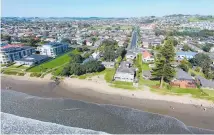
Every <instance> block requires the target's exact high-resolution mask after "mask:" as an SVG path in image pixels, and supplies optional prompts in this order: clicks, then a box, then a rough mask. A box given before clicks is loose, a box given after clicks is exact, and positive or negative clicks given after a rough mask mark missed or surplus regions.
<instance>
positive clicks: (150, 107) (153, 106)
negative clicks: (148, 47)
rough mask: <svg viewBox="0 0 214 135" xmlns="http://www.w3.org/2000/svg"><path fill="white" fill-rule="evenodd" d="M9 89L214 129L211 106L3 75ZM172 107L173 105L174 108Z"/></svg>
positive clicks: (3, 85) (3, 87) (3, 83)
mask: <svg viewBox="0 0 214 135" xmlns="http://www.w3.org/2000/svg"><path fill="white" fill-rule="evenodd" d="M7 86H10V87H11V89H13V90H15V91H19V92H23V93H27V94H30V95H34V96H40V97H49V98H72V99H75V100H82V101H87V102H93V103H99V104H113V105H120V106H127V107H130V108H135V109H139V110H143V111H148V112H153V113H159V114H164V115H169V116H172V117H175V118H177V119H179V120H181V121H182V122H184V123H185V124H186V125H188V126H195V127H200V128H206V129H213V130H214V109H213V108H207V110H206V111H204V110H203V107H200V106H195V105H187V104H179V103H173V102H167V101H157V100H148V99H136V98H134V97H133V98H130V97H123V96H120V95H112V94H103V93H99V92H96V91H93V90H90V89H86V88H84V89H83V88H74V87H69V88H66V87H62V86H60V85H59V86H57V85H55V83H54V82H51V81H24V80H18V79H15V78H11V77H5V76H2V78H1V88H2V89H5V88H6V87H7ZM173 108H174V109H173Z"/></svg>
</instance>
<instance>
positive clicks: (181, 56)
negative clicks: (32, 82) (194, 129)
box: [0, 14, 214, 100]
mask: <svg viewBox="0 0 214 135" xmlns="http://www.w3.org/2000/svg"><path fill="white" fill-rule="evenodd" d="M0 62H1V73H2V74H5V75H16V76H23V77H24V76H28V77H37V78H41V79H42V78H45V77H47V76H50V79H52V80H56V79H63V78H79V79H87V80H91V78H92V77H93V76H98V77H100V78H99V79H103V81H105V82H106V83H108V84H109V85H110V86H111V87H115V88H121V89H127V90H145V89H148V90H150V91H152V92H157V93H161V94H177V95H179V94H192V96H194V97H196V98H203V99H208V100H214V95H213V94H214V93H213V90H214V16H201V15H180V14H179V15H169V16H163V17H155V16H150V17H141V18H97V17H91V18H69V17H65V18H54V17H52V18H40V17H31V18H19V17H3V18H2V19H1V52H0ZM101 76H103V78H102V77H101Z"/></svg>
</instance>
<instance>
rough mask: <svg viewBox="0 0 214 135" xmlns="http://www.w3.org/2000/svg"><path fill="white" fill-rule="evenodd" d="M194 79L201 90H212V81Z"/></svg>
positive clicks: (198, 77) (213, 88)
mask: <svg viewBox="0 0 214 135" xmlns="http://www.w3.org/2000/svg"><path fill="white" fill-rule="evenodd" d="M195 79H196V82H197V83H198V84H199V85H200V86H201V88H202V89H212V90H214V81H211V80H207V79H205V78H204V77H201V76H196V77H195Z"/></svg>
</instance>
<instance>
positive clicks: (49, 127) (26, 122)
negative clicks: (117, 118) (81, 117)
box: [1, 112, 106, 134]
mask: <svg viewBox="0 0 214 135" xmlns="http://www.w3.org/2000/svg"><path fill="white" fill-rule="evenodd" d="M1 133H4V134H13V133H16V134H106V133H104V132H99V131H93V130H89V129H82V128H76V127H68V126H63V125H59V124H55V123H50V122H42V121H38V120H34V119H30V118H24V117H19V116H16V115H12V114H8V113H2V112H1Z"/></svg>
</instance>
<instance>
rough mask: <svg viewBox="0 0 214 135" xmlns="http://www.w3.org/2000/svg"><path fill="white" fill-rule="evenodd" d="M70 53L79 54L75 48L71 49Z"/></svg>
mask: <svg viewBox="0 0 214 135" xmlns="http://www.w3.org/2000/svg"><path fill="white" fill-rule="evenodd" d="M71 53H72V54H81V52H79V51H77V50H76V49H74V50H72V51H71Z"/></svg>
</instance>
